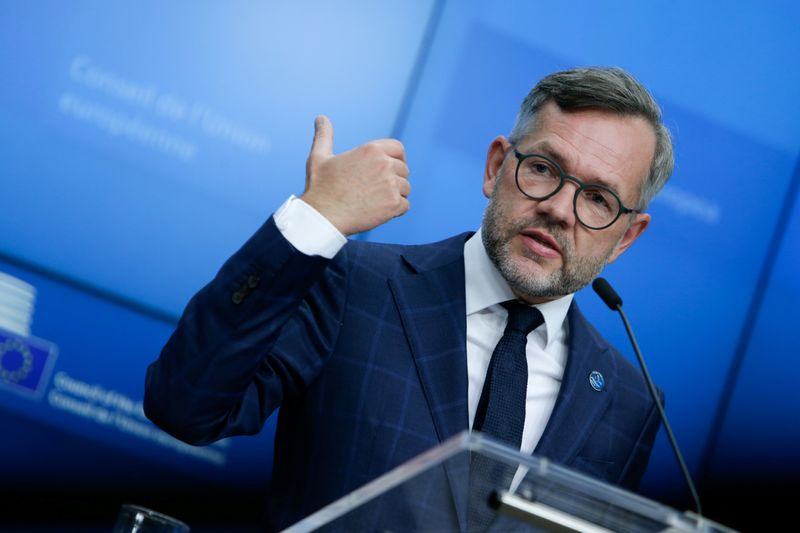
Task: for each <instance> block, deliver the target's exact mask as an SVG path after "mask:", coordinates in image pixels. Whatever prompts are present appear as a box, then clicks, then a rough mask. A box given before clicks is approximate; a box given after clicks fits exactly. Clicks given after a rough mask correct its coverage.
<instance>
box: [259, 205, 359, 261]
mask: <svg viewBox="0 0 800 533" xmlns="http://www.w3.org/2000/svg"><path fill="white" fill-rule="evenodd" d="M273 217H274V219H275V225H276V226H277V227H278V230H279V231H280V232H281V234H282V235H283V236H284V237H285V238H286V240H287V241H289V243H290V244H291V245H292V246H294V247H295V248H296V249H297V250H298V251H300V252H302V253H304V254H306V255H318V256H321V257H325V258H327V259H333V257H334V256H335V255H336V254H337V253H338V252H339V250H341V249H342V247H343V246H344V245H345V243H346V242H347V239H346V238H345V236H344V235H342V233H341V232H340V231H339V230H338V229H336V227H335V226H334V225H333V224H331V222H330V221H329V220H328V219H326V218H325V217H324V216H323V215H322V214H320V212H319V211H317V210H316V209H314V208H313V207H312V206H310V205H309V204H308V203H306V202H304V201H303V200H301V199H300V198H297V197H296V196H294V195H292V196H290V197H289V199H288V200H286V201H285V202H284V203H283V205H282V206H280V208H278V210H277V211H276V212H275V214H274V215H273Z"/></svg>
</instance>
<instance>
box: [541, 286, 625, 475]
mask: <svg viewBox="0 0 800 533" xmlns="http://www.w3.org/2000/svg"><path fill="white" fill-rule="evenodd" d="M568 317H569V328H570V331H569V336H570V340H569V346H570V348H569V355H568V356H567V366H566V368H565V369H564V377H563V379H562V381H561V389H560V391H559V393H558V398H557V399H556V405H555V407H554V409H553V413H552V415H551V416H550V420H549V421H548V423H547V427H546V428H545V431H544V433H543V434H542V438H541V439H540V440H539V444H538V445H537V446H536V450H535V451H534V453H535V454H536V455H539V456H542V457H547V458H549V459H551V460H553V461H556V462H559V463H563V464H566V465H569V464H570V463H571V462H572V461H573V460H574V459H575V456H576V455H577V453H578V451H579V450H580V449H581V447H582V446H583V443H584V441H585V440H586V438H587V437H588V436H589V434H590V433H591V431H592V429H593V428H594V426H595V424H596V423H597V421H598V420H599V419H600V417H601V416H602V415H603V413H604V412H605V411H606V409H607V408H608V405H609V403H610V402H611V398H612V395H613V394H614V390H615V382H616V374H617V371H616V366H615V363H614V359H613V357H606V356H605V352H607V351H608V346H607V345H606V344H605V343H602V342H601V341H600V339H599V338H598V337H597V334H596V333H594V331H593V330H592V329H591V328H590V327H589V325H588V323H587V322H586V319H585V318H584V317H583V314H581V312H580V311H579V310H578V307H577V304H575V302H573V303H572V307H571V309H570V311H569V314H568ZM593 371H597V372H600V374H602V376H603V378H604V379H605V389H604V390H602V391H600V392H598V391H596V390H595V389H593V388H592V386H591V385H590V382H589V375H590V374H591V373H592V372H593Z"/></svg>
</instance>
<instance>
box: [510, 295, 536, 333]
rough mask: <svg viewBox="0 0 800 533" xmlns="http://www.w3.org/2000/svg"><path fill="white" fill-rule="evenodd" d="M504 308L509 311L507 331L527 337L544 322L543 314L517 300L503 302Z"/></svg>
mask: <svg viewBox="0 0 800 533" xmlns="http://www.w3.org/2000/svg"><path fill="white" fill-rule="evenodd" d="M503 307H505V308H506V309H508V323H507V324H506V331H509V330H514V331H520V332H522V333H524V334H525V335H527V334H528V333H530V332H531V331H533V330H535V329H536V328H538V327H539V326H541V325H542V322H544V317H543V316H542V312H541V311H539V310H538V309H537V308H535V307H532V306H530V305H525V304H521V303H519V302H518V301H516V300H509V301H507V302H503Z"/></svg>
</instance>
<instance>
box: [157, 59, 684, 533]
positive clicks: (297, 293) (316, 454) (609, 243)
mask: <svg viewBox="0 0 800 533" xmlns="http://www.w3.org/2000/svg"><path fill="white" fill-rule="evenodd" d="M671 170H672V148H671V143H670V139H669V134H668V132H667V131H666V129H665V128H664V126H663V125H662V123H661V118H660V111H659V108H658V106H657V105H656V103H655V102H654V101H653V99H652V97H651V96H650V95H649V93H647V91H646V90H645V89H644V88H643V87H642V86H641V85H639V84H638V82H636V81H635V80H634V79H633V78H631V77H630V76H629V75H628V74H626V73H625V72H624V71H621V70H619V69H605V68H601V69H598V68H594V69H576V70H571V71H566V72H560V73H556V74H553V75H550V76H548V77H546V78H544V79H543V80H542V81H540V82H539V84H537V86H536V87H535V88H534V89H533V90H532V91H531V93H530V94H529V95H528V97H527V98H526V99H525V101H524V102H523V104H522V107H521V110H520V113H519V115H518V117H517V122H516V124H515V126H514V129H513V131H512V133H511V135H510V136H509V138H508V139H506V138H505V137H503V136H499V137H497V138H496V139H495V140H494V141H493V142H492V143H491V145H490V147H489V151H488V155H487V158H486V166H485V173H484V180H483V192H484V194H485V195H486V196H487V197H488V198H489V199H490V201H489V205H488V207H487V209H486V213H485V216H484V220H483V224H482V226H481V229H480V231H479V232H478V233H477V234H475V235H471V234H463V235H459V236H456V237H453V238H451V239H448V240H445V241H442V242H439V243H435V244H430V245H424V246H398V245H379V244H371V243H364V242H360V241H351V242H347V244H345V242H346V241H345V238H344V236H349V235H352V234H355V233H359V232H362V231H367V230H369V229H372V228H374V227H376V226H378V225H380V224H382V223H384V222H386V221H387V220H389V219H391V218H393V217H396V216H399V215H402V214H403V213H405V212H406V211H407V210H408V209H409V204H408V200H407V196H408V194H409V192H410V187H409V182H408V179H407V178H408V175H409V170H408V167H407V165H406V161H405V154H404V150H403V146H402V145H401V144H400V143H399V142H398V141H395V140H379V141H373V142H371V143H367V144H366V145H363V146H361V147H358V148H356V149H354V150H352V151H349V152H345V153H342V154H338V155H334V154H333V132H332V126H331V124H330V122H329V121H328V120H327V119H326V118H325V117H319V118H318V119H317V121H316V123H315V135H314V141H313V144H312V148H311V153H310V155H309V158H308V162H307V169H306V171H307V172H306V189H305V192H304V193H303V195H302V196H301V198H299V199H297V198H291V199H290V200H289V201H288V202H287V203H285V204H284V205H283V206H282V207H281V208H280V209H279V210H278V211H277V212H276V213H275V215H274V216H273V217H271V218H270V219H269V220H268V221H267V222H266V223H265V224H264V226H263V227H262V228H261V229H259V230H258V231H257V232H256V233H255V235H253V237H252V238H251V239H250V240H249V241H248V242H247V243H246V244H245V245H244V246H243V247H242V248H241V249H240V250H239V251H238V252H237V253H236V254H235V255H234V256H233V257H232V258H231V259H229V260H228V261H227V262H226V263H225V265H224V266H223V267H222V269H221V270H220V272H219V273H218V274H217V276H216V278H215V279H214V280H213V281H212V282H211V283H210V284H209V285H207V286H206V287H205V288H203V289H202V290H201V291H200V292H199V293H198V294H197V295H196V296H195V297H194V298H193V299H192V301H191V302H190V303H189V305H188V307H187V308H186V310H185V312H184V315H183V317H182V318H181V321H180V324H179V326H178V328H177V330H176V332H175V333H174V334H173V335H172V337H171V338H170V340H169V342H168V343H167V345H166V346H165V348H164V350H163V352H162V354H161V357H160V358H159V360H158V361H156V362H155V363H154V364H153V365H151V366H150V368H149V369H148V374H147V384H146V396H145V411H146V413H147V415H148V416H149V417H150V418H151V419H152V420H153V421H154V422H156V423H157V424H159V425H160V426H161V427H163V428H164V429H165V430H167V431H169V432H170V433H172V434H173V435H175V436H176V437H178V438H181V439H183V440H186V441H187V442H191V443H194V444H206V443H209V442H212V441H214V440H216V439H219V438H223V437H227V436H230V435H236V434H252V433H256V432H258V431H259V430H260V429H261V426H262V424H263V422H264V420H266V418H267V417H268V416H269V415H270V413H272V412H273V411H274V410H275V409H276V408H277V407H279V406H280V407H281V411H280V417H279V422H278V429H277V433H276V441H275V462H274V473H273V494H272V495H271V497H270V501H269V512H270V520H271V521H272V526H273V527H278V528H281V527H285V526H287V525H289V524H291V523H293V522H295V521H297V520H299V519H300V518H302V517H304V516H305V515H307V514H309V513H311V512H313V511H315V510H317V509H319V508H320V507H322V506H324V505H326V504H327V503H330V502H331V501H333V500H335V499H336V498H338V497H340V496H342V495H344V494H346V493H348V492H350V491H352V490H354V489H355V488H357V487H359V486H361V485H363V484H364V483H366V482H368V481H370V480H372V479H374V478H376V477H378V476H379V475H381V474H383V473H385V472H386V471H388V470H390V469H391V468H393V467H395V466H397V465H399V464H401V463H403V462H404V461H406V460H408V459H410V458H412V457H414V456H416V455H418V454H419V453H421V452H423V451H425V450H428V449H430V448H432V447H433V446H435V445H437V444H439V443H441V442H442V441H443V440H445V439H447V438H448V437H450V436H452V435H455V434H456V433H458V432H460V431H462V430H465V429H468V428H472V429H476V428H477V427H478V422H477V421H476V417H478V419H480V424H483V423H484V419H487V420H488V419H489V418H491V415H490V414H488V413H487V412H486V403H487V401H488V402H489V403H491V402H492V401H494V400H486V398H487V397H490V396H491V395H492V394H496V395H499V397H500V401H503V399H504V398H503V397H504V394H506V391H505V390H504V388H503V387H505V385H503V386H502V387H499V390H498V388H497V387H498V386H497V385H496V384H495V391H494V392H491V393H487V392H486V390H484V389H485V388H486V389H487V390H488V388H489V386H490V385H491V383H492V382H497V381H498V379H499V378H497V376H496V375H495V374H494V372H496V371H495V370H492V369H493V368H495V367H494V362H493V359H495V358H494V357H493V355H492V352H493V350H494V349H495V345H499V344H500V343H501V342H502V340H501V339H502V338H504V336H505V333H504V328H505V327H506V321H507V317H508V316H509V312H508V311H506V307H504V305H501V304H502V303H503V302H506V301H516V302H517V305H518V307H520V308H522V309H523V311H522V312H524V309H528V311H530V309H531V308H530V307H529V306H531V305H533V306H535V308H536V309H537V311H534V312H535V313H536V314H537V315H538V314H539V313H541V314H540V315H539V316H540V317H541V318H539V322H541V320H542V319H543V323H542V324H541V325H539V326H538V327H536V329H534V330H533V332H531V333H527V337H523V346H522V350H523V354H522V358H523V363H522V364H523V367H522V368H523V370H522V371H521V372H517V373H516V374H513V373H512V374H513V375H512V376H511V378H512V379H514V376H515V375H516V376H517V377H518V374H520V373H522V374H525V372H524V368H525V366H524V365H525V364H527V382H525V381H524V380H523V382H522V383H523V384H522V391H521V394H522V395H523V399H522V400H521V401H522V403H521V404H520V405H522V406H523V407H522V408H520V409H515V410H514V411H515V413H516V414H515V416H517V415H518V418H519V427H518V428H517V429H516V430H515V431H517V436H516V437H515V438H516V439H517V441H516V443H515V445H517V446H518V447H519V448H520V449H521V450H522V451H523V452H525V453H532V452H534V453H536V454H537V455H540V456H544V457H548V458H550V459H551V460H553V461H556V462H559V463H563V464H565V465H567V466H568V467H571V468H575V469H577V470H580V471H582V472H584V473H587V474H589V475H593V476H596V477H598V478H601V479H603V480H606V481H608V482H611V483H615V484H619V485H622V486H625V487H635V486H636V485H637V484H638V482H639V480H640V478H641V476H642V474H643V472H644V469H645V466H646V464H647V461H648V458H649V455H650V449H651V446H652V442H653V439H654V438H655V434H656V432H657V430H658V426H659V420H658V415H657V411H656V410H655V408H654V404H653V402H652V400H651V399H650V398H649V395H648V392H647V388H646V386H645V384H644V381H643V380H642V378H641V375H640V373H639V372H638V371H637V370H636V369H635V368H634V367H633V366H632V365H630V364H629V363H628V362H627V360H625V359H624V358H623V357H622V356H621V355H620V354H619V353H618V352H617V351H616V350H615V349H614V348H613V347H611V346H610V345H609V344H608V343H607V342H606V341H605V340H603V339H602V338H601V337H600V335H599V334H598V333H597V332H596V331H595V330H594V329H593V328H592V327H591V326H590V325H589V324H588V323H587V322H586V320H585V319H584V318H583V316H582V315H581V313H580V311H579V310H578V308H577V306H576V304H575V303H574V302H573V301H572V294H573V293H574V292H575V291H577V290H578V289H580V288H582V287H584V286H585V285H586V284H588V283H589V282H591V281H592V279H593V278H594V277H595V276H597V274H598V273H599V272H600V271H601V270H602V268H603V267H604V266H605V264H607V263H608V262H611V261H614V260H616V259H617V258H618V257H619V256H620V255H621V254H622V253H623V252H624V251H625V250H627V249H628V248H629V247H630V246H631V244H633V242H634V241H635V240H636V239H637V238H638V237H639V236H640V235H641V234H642V232H643V231H644V230H645V229H646V227H647V225H648V223H649V221H650V216H649V215H648V214H645V213H643V212H642V210H643V209H644V207H645V206H646V205H647V203H648V202H649V200H650V199H651V198H652V197H653V196H654V195H655V194H656V192H657V191H658V190H659V189H660V188H661V187H662V186H663V184H664V182H665V181H666V180H667V179H668V177H669V175H670V173H671ZM520 303H524V304H525V305H524V306H522V305H519V304H520ZM515 312H516V311H515ZM509 320H510V319H509ZM523 335H525V333H523ZM525 339H527V343H525V342H526V341H525ZM495 360H496V359H495ZM497 372H500V371H497ZM487 374H488V375H490V376H495V377H493V378H492V379H487ZM498 375H499V374H498ZM485 385H486V387H485ZM517 388H518V387H517ZM509 394H510V393H509ZM491 397H492V398H494V397H495V396H491ZM519 411H524V413H521V412H519ZM508 418H512V417H508ZM496 419H497V417H495V420H496ZM480 427H481V428H483V426H480ZM448 475H450V473H448ZM448 483H449V485H450V489H453V480H452V477H451V478H450V479H449V481H443V482H442V485H441V486H437V487H438V488H436V489H435V490H434V489H432V492H436V493H437V494H441V493H442V492H445V493H446V492H447V491H448ZM450 505H452V507H453V513H454V516H455V515H457V516H458V522H455V523H454V524H458V525H457V526H455V525H454V527H459V528H461V529H464V528H465V522H466V519H465V516H466V514H465V511H464V502H463V500H461V499H459V497H458V496H453V498H452V500H451V501H450Z"/></svg>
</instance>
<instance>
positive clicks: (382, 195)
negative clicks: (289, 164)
mask: <svg viewBox="0 0 800 533" xmlns="http://www.w3.org/2000/svg"><path fill="white" fill-rule="evenodd" d="M410 191H411V186H410V185H409V183H408V165H406V154H405V149H404V148H403V145H402V143H400V141H397V140H395V139H381V140H377V141H371V142H368V143H366V144H363V145H361V146H359V147H358V148H355V149H353V150H350V151H349V152H343V153H341V154H337V155H334V153H333V125H332V124H331V122H330V120H328V117H325V116H319V117H317V119H316V121H315V122H314V141H313V142H312V144H311V153H310V154H309V155H308V160H307V161H306V188H305V192H303V195H302V196H301V198H302V200H303V201H305V202H306V203H308V204H309V205H310V206H311V207H313V208H315V209H316V210H317V211H319V212H320V213H321V214H322V216H324V217H325V218H327V219H328V220H329V221H330V222H331V223H332V224H333V225H334V226H335V227H336V229H338V230H339V231H340V232H342V233H343V234H344V235H353V234H356V233H361V232H362V231H368V230H371V229H372V228H375V227H377V226H380V225H381V224H383V223H384V222H387V221H388V220H391V219H392V218H394V217H397V216H400V215H402V214H404V213H405V212H406V211H408V208H409V203H408V200H407V197H408V194H409V192H410Z"/></svg>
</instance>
